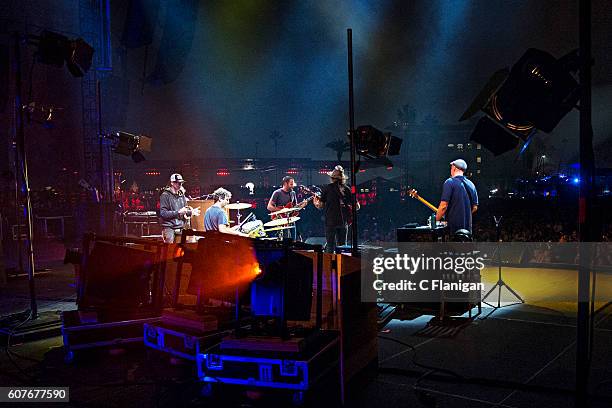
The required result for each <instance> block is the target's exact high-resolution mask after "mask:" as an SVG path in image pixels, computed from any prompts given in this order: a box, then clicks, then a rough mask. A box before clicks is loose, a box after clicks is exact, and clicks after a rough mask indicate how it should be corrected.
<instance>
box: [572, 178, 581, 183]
mask: <svg viewBox="0 0 612 408" xmlns="http://www.w3.org/2000/svg"><path fill="white" fill-rule="evenodd" d="M572 181H573V182H574V184H579V183H580V179H579V178H578V177H574V179H573V180H572Z"/></svg>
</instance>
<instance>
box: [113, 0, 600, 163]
mask: <svg viewBox="0 0 612 408" xmlns="http://www.w3.org/2000/svg"><path fill="white" fill-rule="evenodd" d="M153 3H155V2H153ZM193 3H194V2H190V1H178V0H161V1H160V7H159V12H158V13H157V16H156V17H157V18H156V29H155V32H154V40H153V43H152V44H151V45H150V46H149V47H148V50H147V52H148V60H147V61H148V64H147V68H146V70H147V74H148V76H149V81H148V82H147V83H146V84H145V86H144V91H143V92H142V93H141V84H140V83H139V81H140V78H141V76H142V71H143V62H144V47H141V48H133V49H128V50H127V51H126V52H124V54H123V60H121V62H122V64H117V62H116V61H114V64H115V67H114V73H115V75H118V76H120V77H122V78H124V79H128V80H129V81H130V98H129V105H128V108H127V111H126V112H127V113H126V115H125V117H126V121H125V124H124V125H125V127H126V128H127V129H130V130H132V131H135V132H138V131H141V132H146V133H149V134H150V135H151V136H153V137H154V139H155V151H154V152H153V154H151V155H150V158H185V157H206V156H254V155H255V152H256V142H259V148H258V153H259V156H260V157H266V156H267V157H269V156H273V154H274V148H273V144H272V142H271V140H270V139H269V134H270V132H271V131H274V130H278V131H279V132H280V133H281V134H283V135H284V136H285V137H284V138H283V139H282V141H281V143H280V145H279V146H280V148H279V156H282V157H320V158H331V157H333V152H332V151H331V150H329V149H326V148H325V147H324V145H325V144H326V143H327V142H329V141H331V140H333V139H336V138H339V137H342V136H343V135H344V134H345V131H346V128H347V127H348V114H347V111H348V99H347V98H348V97H347V88H348V85H347V67H346V66H347V59H346V55H347V50H346V29H347V28H349V27H350V28H352V29H353V47H354V66H355V68H354V70H355V107H356V122H357V124H358V125H359V124H372V125H374V126H376V127H379V128H384V127H386V126H388V125H389V124H391V123H392V122H393V121H394V120H395V119H396V115H397V113H396V112H397V109H398V108H400V107H402V106H403V105H405V104H410V105H411V106H413V107H414V108H415V109H416V111H417V121H421V120H422V119H424V118H425V117H426V116H433V117H435V118H437V120H439V122H441V123H449V124H450V123H457V119H458V118H459V117H460V116H461V114H462V113H463V111H464V110H465V109H466V108H467V106H468V105H469V104H470V102H471V100H472V98H473V97H474V96H475V95H476V93H477V92H478V91H479V90H480V88H481V87H482V86H483V85H484V83H485V82H486V81H487V79H488V78H489V76H490V75H491V74H492V73H493V72H494V71H496V70H497V69H499V68H502V67H505V66H511V65H512V64H513V63H514V62H515V61H516V60H518V58H519V57H520V56H521V55H522V53H523V52H524V51H525V50H526V49H527V48H529V47H536V48H541V49H544V50H546V51H548V52H550V53H552V54H553V55H555V56H556V57H560V56H562V55H564V54H565V53H567V52H569V51H570V50H572V49H573V48H577V46H578V31H577V30H578V26H577V23H578V9H577V2H574V1H540V0H538V1H484V0H482V1H461V0H446V1H395V2H394V1H376V2H367V1H352V2H348V1H318V2H306V1H299V2H298V1H295V2H273V1H231V2H214V1H213V2H201V3H202V4H198V3H197V2H195V5H194V4H193ZM126 8H127V6H126V5H125V3H122V4H118V3H117V2H115V4H114V5H113V31H114V42H113V43H114V45H115V46H118V45H119V44H118V42H119V39H120V38H119V37H120V35H121V33H122V31H123V29H124V24H125V14H126V13H125V12H126ZM185 9H187V11H186V10H185ZM193 10H195V11H193ZM593 10H594V13H593V15H594V18H593V25H594V27H593V48H594V55H595V58H596V61H597V62H596V65H595V67H594V70H593V74H594V90H593V98H594V99H593V107H594V125H595V135H596V141H598V140H603V139H605V138H607V137H609V136H610V131H609V129H610V126H609V125H610V124H611V123H610V122H612V117H611V115H610V113H609V110H608V106H609V105H610V103H609V102H610V101H611V98H612V88H611V87H610V84H611V83H612V46H611V45H610V44H611V43H612V30H610V28H611V25H612V11H610V8H609V7H606V2H605V1H598V2H595V4H594V5H593ZM190 13H195V21H193V30H190V28H189V27H190V24H185V28H184V30H183V32H182V37H180V38H183V39H184V41H183V43H181V44H180V45H177V44H178V43H179V42H180V41H178V42H174V43H172V44H174V45H177V48H178V49H177V50H173V51H172V52H168V48H167V47H164V45H166V46H167V45H168V44H170V43H168V41H167V40H168V39H167V38H163V37H164V33H165V30H164V28H165V27H167V25H168V24H172V19H175V20H177V19H178V20H180V21H182V20H184V19H185V16H186V15H187V16H189V14H190ZM169 22H170V23H169ZM190 38H192V40H191V41H189V39H190ZM164 50H165V51H164ZM168 54H170V56H171V59H170V60H171V61H172V62H173V64H172V66H171V67H168V64H166V65H165V66H164V61H166V62H167V61H168ZM160 60H161V65H162V68H165V69H166V72H167V71H171V75H169V76H174V77H175V78H176V79H175V80H173V81H172V82H169V83H166V84H164V83H162V81H159V80H157V81H155V78H152V77H151V76H152V75H151V74H152V73H154V71H156V69H157V68H159V64H160ZM156 64H157V65H156ZM577 119H578V113H577V111H574V112H572V113H570V114H569V115H568V116H567V117H566V118H565V119H564V120H563V121H562V122H561V123H560V124H559V126H558V127H557V129H556V130H555V132H554V134H553V135H544V136H541V137H543V140H545V141H546V143H547V144H549V145H550V144H553V145H556V146H557V149H559V150H566V153H565V154H566V155H567V156H568V157H569V156H571V154H573V152H574V148H573V146H574V145H576V144H575V143H574V141H577V136H576V135H577ZM562 140H563V142H561V141H562ZM561 145H562V146H561Z"/></svg>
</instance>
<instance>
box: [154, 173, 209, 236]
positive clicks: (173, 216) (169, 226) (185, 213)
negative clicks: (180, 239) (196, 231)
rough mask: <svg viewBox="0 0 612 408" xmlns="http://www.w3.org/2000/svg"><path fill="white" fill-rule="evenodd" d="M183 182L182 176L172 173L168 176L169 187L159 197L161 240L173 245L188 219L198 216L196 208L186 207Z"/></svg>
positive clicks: (198, 212)
mask: <svg viewBox="0 0 612 408" xmlns="http://www.w3.org/2000/svg"><path fill="white" fill-rule="evenodd" d="M184 182H185V179H183V176H181V175H180V174H179V173H174V174H173V175H171V176H170V186H169V187H166V188H165V189H164V190H163V191H162V193H161V196H160V197H159V215H160V218H161V220H160V221H161V222H160V224H161V227H162V238H163V240H164V242H166V243H173V242H174V241H175V240H176V236H177V235H180V234H182V230H183V228H184V227H185V224H186V221H187V220H188V219H189V217H191V216H192V215H195V216H196V217H197V216H198V215H200V209H199V208H198V207H196V208H191V207H189V206H188V205H187V197H185V189H184V188H183V183H184Z"/></svg>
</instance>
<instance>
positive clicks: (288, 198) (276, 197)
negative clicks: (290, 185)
mask: <svg viewBox="0 0 612 408" xmlns="http://www.w3.org/2000/svg"><path fill="white" fill-rule="evenodd" d="M270 200H271V201H272V204H274V205H275V206H276V207H284V206H286V205H287V204H288V203H293V204H296V205H297V198H296V196H295V191H293V190H292V191H289V192H288V193H286V192H285V191H284V190H283V189H282V188H279V189H278V190H275V191H274V192H273V193H272V198H271V199H270Z"/></svg>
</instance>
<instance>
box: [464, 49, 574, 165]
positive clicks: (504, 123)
mask: <svg viewBox="0 0 612 408" xmlns="http://www.w3.org/2000/svg"><path fill="white" fill-rule="evenodd" d="M577 61H578V56H577V52H576V51H573V52H571V53H569V54H567V55H565V56H564V57H562V58H559V59H556V58H555V57H553V56H552V55H551V54H549V53H547V52H545V51H541V50H538V49H535V48H530V49H528V50H527V51H526V52H525V54H523V56H522V57H521V58H520V59H519V60H518V62H517V63H516V64H514V66H513V67H512V69H511V70H509V69H508V68H504V69H501V70H499V71H497V72H495V73H494V74H493V76H492V77H491V78H490V79H489V81H488V82H487V84H486V85H485V86H484V88H483V89H482V90H481V92H480V93H479V94H478V95H477V96H476V98H475V99H474V101H473V102H472V104H471V105H470V107H469V108H468V109H467V110H466V111H465V113H464V114H463V115H462V116H461V118H460V119H459V120H460V121H462V120H466V119H468V118H470V117H472V116H474V115H475V114H476V113H477V112H478V111H482V112H484V113H485V116H483V117H482V118H480V120H479V121H478V123H477V124H476V128H475V129H474V131H473V132H472V135H471V136H470V139H471V140H474V141H476V142H477V143H480V144H481V145H483V146H484V147H485V148H487V149H488V150H490V151H491V152H493V153H494V154H495V155H499V154H502V153H505V152H507V151H509V150H513V149H514V148H516V146H517V145H518V143H519V141H520V140H523V141H524V142H525V143H527V142H528V141H529V140H530V139H531V137H532V136H533V135H534V134H535V132H536V131H537V130H541V131H543V132H546V133H549V132H551V131H552V130H553V129H554V128H555V126H557V124H558V123H559V122H560V121H561V119H562V118H563V117H564V116H565V115H566V114H567V113H568V112H569V111H570V110H571V109H572V108H574V107H575V106H576V103H577V102H578V100H579V98H580V94H579V85H578V82H577V81H576V79H575V78H574V76H573V74H575V72H576V70H577Z"/></svg>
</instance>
